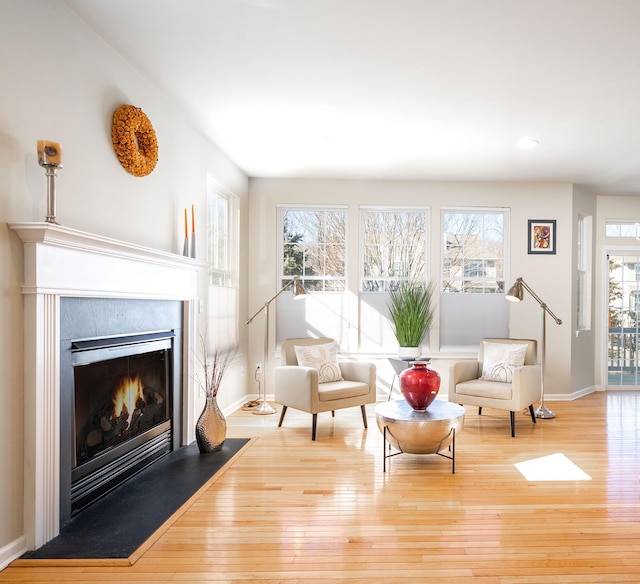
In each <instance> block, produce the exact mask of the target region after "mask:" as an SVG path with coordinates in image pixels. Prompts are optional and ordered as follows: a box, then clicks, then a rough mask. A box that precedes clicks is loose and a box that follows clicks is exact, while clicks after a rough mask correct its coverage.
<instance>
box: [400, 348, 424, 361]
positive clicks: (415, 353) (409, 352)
mask: <svg viewBox="0 0 640 584" xmlns="http://www.w3.org/2000/svg"><path fill="white" fill-rule="evenodd" d="M421 352H422V351H421V349H420V347H398V357H400V359H404V360H407V359H417V358H418V357H420V353H421Z"/></svg>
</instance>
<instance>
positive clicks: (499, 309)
mask: <svg viewBox="0 0 640 584" xmlns="http://www.w3.org/2000/svg"><path fill="white" fill-rule="evenodd" d="M448 213H462V214H469V215H474V214H498V213H499V214H501V215H502V217H503V221H502V263H503V268H502V276H500V277H483V278H477V277H469V276H465V275H464V262H463V268H462V275H460V276H457V277H456V278H454V280H455V281H459V282H461V285H460V290H456V289H455V288H454V289H448V290H445V284H444V282H445V281H451V280H452V277H451V273H450V271H449V272H447V271H446V268H447V265H448V260H449V258H447V257H445V251H446V245H447V242H446V236H447V234H446V232H445V225H444V219H445V215H446V214H448ZM510 220H511V213H510V209H508V208H506V207H442V208H441V210H440V231H441V234H442V235H441V242H442V243H441V244H442V247H441V250H440V253H441V262H440V290H441V293H440V299H439V305H438V309H439V311H440V312H439V317H440V322H439V331H440V338H439V344H440V351H441V352H443V353H446V352H451V351H454V352H455V351H461V350H462V351H476V350H477V348H478V345H479V343H480V340H481V339H482V338H483V337H508V336H509V320H508V317H509V312H508V306H507V305H508V303H507V302H506V301H505V298H504V293H505V291H506V286H507V283H508V282H509V248H510ZM471 259H472V261H473V262H474V263H475V262H476V261H477V260H481V261H482V262H483V263H484V262H486V261H487V260H493V259H499V258H492V257H479V258H477V259H476V258H471ZM466 280H473V281H479V282H482V281H486V282H488V283H490V282H494V281H496V282H498V284H497V285H495V286H488V287H486V288H485V287H484V285H483V288H482V289H481V290H477V289H475V290H473V291H471V290H470V289H469V290H466V291H465V288H466V286H464V285H463V283H464V282H465V281H466Z"/></svg>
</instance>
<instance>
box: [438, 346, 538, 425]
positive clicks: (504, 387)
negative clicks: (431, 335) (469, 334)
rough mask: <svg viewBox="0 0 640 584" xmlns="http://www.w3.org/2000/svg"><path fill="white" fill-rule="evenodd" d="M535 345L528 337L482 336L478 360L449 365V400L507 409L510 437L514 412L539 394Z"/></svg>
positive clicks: (462, 403) (531, 410) (532, 401)
mask: <svg viewBox="0 0 640 584" xmlns="http://www.w3.org/2000/svg"><path fill="white" fill-rule="evenodd" d="M536 358H537V344H536V341H534V340H531V339H483V340H482V341H480V348H479V351H478V360H477V361H476V360H470V359H467V360H465V361H455V362H454V363H451V364H450V366H449V401H450V402H453V403H457V404H461V405H471V406H478V413H479V414H482V408H483V407H487V408H496V409H499V410H508V411H509V413H510V421H511V436H515V435H516V427H515V413H516V412H517V411H519V410H521V409H523V408H529V413H530V414H531V420H532V421H533V423H534V424H535V423H536V416H535V413H534V411H533V404H534V403H535V402H537V401H539V400H540V397H541V393H542V385H541V370H540V365H536Z"/></svg>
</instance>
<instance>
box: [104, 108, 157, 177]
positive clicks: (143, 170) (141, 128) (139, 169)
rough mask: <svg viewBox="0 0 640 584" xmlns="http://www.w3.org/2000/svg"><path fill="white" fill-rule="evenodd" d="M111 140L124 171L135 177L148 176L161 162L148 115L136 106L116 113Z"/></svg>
mask: <svg viewBox="0 0 640 584" xmlns="http://www.w3.org/2000/svg"><path fill="white" fill-rule="evenodd" d="M111 141H112V142H113V148H114V149H115V151H116V154H117V156H118V160H119V161H120V164H122V166H123V168H124V169H125V170H126V171H127V172H128V173H130V174H132V175H133V176H147V175H148V174H150V173H151V172H153V169H154V168H155V167H156V164H157V162H158V140H157V139H156V132H155V130H154V129H153V126H152V125H151V121H150V120H149V118H148V117H147V116H146V114H145V113H144V112H143V111H142V110H141V109H140V108H139V107H135V106H133V105H123V106H120V107H119V108H118V109H117V110H116V111H115V112H114V113H113V125H112V126H111Z"/></svg>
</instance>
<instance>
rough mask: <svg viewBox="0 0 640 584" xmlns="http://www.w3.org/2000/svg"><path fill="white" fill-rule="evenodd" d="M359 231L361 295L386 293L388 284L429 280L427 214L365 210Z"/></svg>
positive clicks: (414, 210)
mask: <svg viewBox="0 0 640 584" xmlns="http://www.w3.org/2000/svg"><path fill="white" fill-rule="evenodd" d="M360 230H361V233H362V242H361V243H362V260H361V266H360V278H361V282H360V289H361V291H363V292H374V291H377V292H383V291H387V289H388V280H391V279H396V280H397V279H424V278H425V277H426V273H427V270H426V261H427V242H428V212H427V210H424V209H391V208H389V209H362V210H361V213H360ZM385 282H386V283H385Z"/></svg>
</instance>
